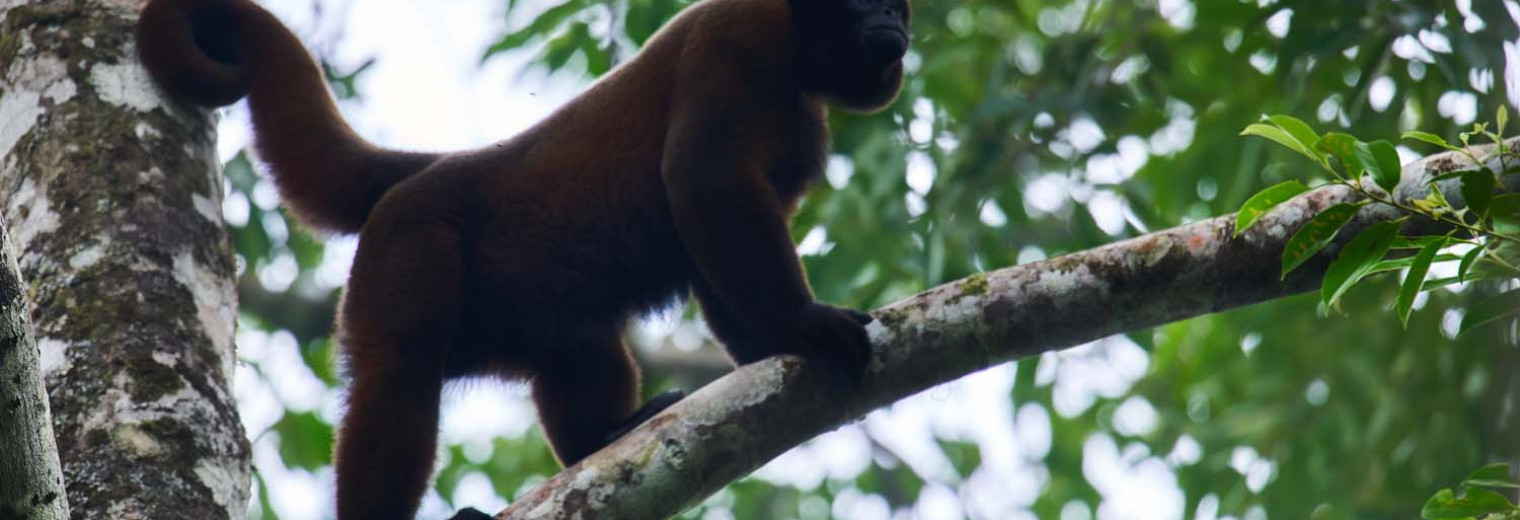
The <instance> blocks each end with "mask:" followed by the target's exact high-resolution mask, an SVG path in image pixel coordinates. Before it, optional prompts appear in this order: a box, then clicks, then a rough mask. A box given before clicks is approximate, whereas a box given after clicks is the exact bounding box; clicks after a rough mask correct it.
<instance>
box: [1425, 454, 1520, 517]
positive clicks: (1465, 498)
mask: <svg viewBox="0 0 1520 520" xmlns="http://www.w3.org/2000/svg"><path fill="white" fill-rule="evenodd" d="M1462 489H1463V491H1464V492H1463V493H1462V496H1457V494H1456V493H1454V492H1452V490H1450V489H1442V490H1440V491H1438V492H1436V494H1435V495H1434V496H1431V497H1430V500H1427V501H1425V507H1424V508H1422V509H1421V510H1420V517H1421V518H1425V519H1426V520H1445V519H1471V518H1490V519H1493V520H1513V519H1515V518H1520V507H1516V506H1515V504H1514V503H1511V502H1510V501H1509V499H1508V498H1505V496H1504V495H1501V494H1499V493H1497V492H1494V491H1493V490H1495V489H1497V490H1499V491H1506V490H1513V489H1520V481H1516V480H1515V479H1514V478H1513V477H1511V476H1510V472H1509V464H1490V465H1487V466H1484V467H1482V468H1480V469H1478V471H1475V472H1473V474H1472V475H1470V476H1468V477H1467V479H1466V480H1463V481H1462Z"/></svg>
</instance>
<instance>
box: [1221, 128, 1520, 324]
mask: <svg viewBox="0 0 1520 520" xmlns="http://www.w3.org/2000/svg"><path fill="white" fill-rule="evenodd" d="M1265 121H1267V122H1266V123H1257V124H1254V125H1251V126H1248V127H1246V129H1245V131H1244V132H1242V133H1243V134H1244V135H1256V136H1261V137H1265V138H1267V139H1271V140H1272V141H1275V142H1277V143H1278V144H1281V145H1283V146H1284V147H1287V148H1288V149H1290V150H1293V151H1295V152H1298V153H1299V154H1301V155H1303V156H1305V157H1308V158H1309V159H1310V160H1312V161H1314V162H1315V164H1317V165H1318V166H1319V167H1320V169H1321V170H1322V171H1324V172H1325V173H1327V174H1329V175H1330V177H1331V178H1332V179H1334V180H1333V184H1338V185H1341V186H1345V187H1347V188H1349V189H1351V190H1352V191H1355V192H1357V193H1358V194H1361V195H1362V196H1363V197H1365V198H1363V199H1362V200H1361V201H1359V202H1357V203H1354V204H1338V205H1335V206H1331V207H1329V208H1326V209H1325V210H1324V211H1322V212H1320V213H1319V214H1318V215H1316V216H1315V217H1314V218H1313V219H1312V220H1310V221H1309V223H1307V224H1305V225H1304V226H1303V227H1301V228H1299V230H1298V231H1297V232H1295V233H1294V234H1293V237H1292V238H1290V239H1289V241H1288V247H1287V249H1286V250H1284V251H1283V261H1282V263H1283V275H1284V276H1287V274H1288V273H1289V272H1291V271H1293V270H1294V269H1296V268H1297V267H1298V266H1300V265H1303V263H1304V262H1305V261H1306V260H1308V259H1309V258H1310V257H1312V256H1313V255H1314V254H1315V253H1318V252H1319V251H1320V250H1321V249H1324V248H1325V246H1328V245H1329V244H1330V241H1331V239H1333V238H1334V237H1335V235H1336V234H1337V233H1339V232H1340V230H1341V228H1342V227H1344V226H1345V225H1346V224H1348V223H1349V222H1351V217H1353V216H1355V215H1356V213H1357V211H1358V210H1359V209H1361V208H1362V207H1363V206H1367V205H1371V204H1382V205H1386V206H1391V207H1393V208H1396V209H1397V210H1399V211H1400V212H1402V213H1404V214H1405V216H1404V217H1403V218H1400V219H1399V220H1396V221H1393V222H1380V223H1378V224H1375V225H1373V226H1371V227H1369V228H1367V229H1365V230H1363V231H1362V232H1361V233H1360V234H1358V235H1357V236H1356V237H1355V238H1353V239H1352V240H1351V241H1350V242H1349V243H1347V244H1346V246H1345V247H1344V248H1342V249H1341V251H1340V252H1339V253H1337V255H1336V258H1335V260H1334V261H1333V262H1331V263H1330V267H1329V268H1328V271H1327V273H1326V275H1325V279H1324V282H1323V286H1322V289H1321V290H1320V298H1321V301H1322V303H1324V304H1325V305H1326V306H1328V307H1330V308H1336V307H1337V306H1338V305H1339V304H1340V299H1341V296H1343V295H1345V293H1346V291H1347V290H1349V289H1351V287H1352V286H1355V285H1356V284H1357V283H1358V282H1360V281H1362V279H1363V278H1365V277H1366V276H1367V275H1369V274H1373V273H1377V272H1381V271H1389V270H1395V269H1405V268H1407V269H1408V270H1409V272H1408V273H1409V274H1408V275H1406V276H1405V277H1404V282H1403V284H1402V288H1401V289H1400V291H1399V297H1398V302H1397V303H1396V304H1395V310H1396V311H1397V313H1398V316H1399V320H1400V321H1402V322H1403V323H1404V325H1405V326H1406V327H1407V326H1408V324H1409V313H1410V311H1411V310H1412V309H1413V305H1414V300H1415V297H1416V296H1418V295H1419V293H1420V292H1421V291H1423V290H1429V289H1434V288H1437V287H1443V286H1446V285H1450V284H1453V283H1464V282H1471V281H1475V280H1482V279H1489V278H1500V279H1513V278H1516V277H1520V267H1517V266H1516V262H1517V261H1520V238H1516V237H1515V236H1513V235H1510V234H1508V233H1507V232H1506V231H1505V230H1507V229H1510V228H1514V227H1517V226H1520V213H1514V212H1508V211H1504V212H1500V213H1494V212H1492V211H1491V210H1492V208H1493V200H1494V198H1495V196H1494V191H1495V189H1496V188H1497V189H1499V190H1501V191H1502V192H1503V194H1502V195H1500V197H1501V198H1506V199H1507V198H1510V197H1516V196H1517V195H1515V194H1513V193H1511V192H1510V191H1509V190H1508V188H1505V187H1504V184H1503V183H1502V182H1501V180H1502V179H1501V177H1502V176H1504V175H1506V174H1509V173H1511V168H1512V166H1511V164H1510V163H1511V162H1513V161H1516V154H1515V150H1513V149H1512V148H1511V146H1510V144H1509V143H1508V142H1506V141H1505V140H1504V138H1503V133H1504V127H1505V126H1506V123H1508V121H1509V108H1508V107H1506V106H1502V105H1501V106H1500V107H1499V111H1498V113H1497V115H1496V118H1495V121H1496V123H1495V127H1496V130H1494V131H1489V130H1488V126H1487V125H1485V124H1478V125H1474V126H1473V129H1472V131H1471V132H1463V133H1462V134H1460V138H1461V140H1462V146H1461V147H1457V146H1452V145H1450V144H1447V143H1446V140H1445V139H1442V138H1441V137H1440V136H1436V135H1434V134H1429V133H1425V132H1418V131H1410V132H1405V133H1404V137H1405V138H1406V139H1413V140H1417V141H1423V142H1426V143H1429V144H1433V145H1436V146H1439V147H1441V148H1444V149H1446V150H1449V151H1453V152H1457V153H1460V154H1462V155H1465V156H1466V157H1467V158H1468V159H1469V160H1471V161H1472V163H1473V164H1475V165H1477V166H1476V169H1470V170H1463V171H1456V172H1448V173H1442V174H1440V175H1436V176H1434V177H1432V178H1431V179H1430V180H1429V185H1428V188H1429V190H1430V193H1429V195H1427V196H1425V197H1424V198H1421V199H1418V200H1409V201H1405V200H1401V199H1400V198H1399V196H1398V186H1399V182H1400V180H1401V175H1400V174H1401V173H1402V171H1403V165H1402V164H1401V163H1400V162H1399V157H1398V152H1397V151H1396V150H1395V149H1394V148H1393V145H1392V144H1389V143H1388V142H1387V141H1376V142H1373V143H1363V142H1361V141H1359V140H1357V139H1356V138H1355V137H1352V136H1350V135H1346V134H1340V133H1329V134H1325V135H1323V136H1321V135H1319V134H1317V133H1315V132H1314V130H1313V129H1311V128H1310V127H1309V125H1307V124H1305V123H1304V122H1302V121H1299V120H1297V119H1294V118H1292V117H1289V116H1273V117H1270V118H1266V119H1265ZM1473 136H1481V137H1484V138H1486V139H1488V140H1489V141H1491V142H1492V143H1493V145H1494V146H1493V148H1492V149H1491V150H1490V151H1489V152H1487V153H1486V154H1485V156H1483V157H1479V156H1477V155H1474V153H1473V151H1472V148H1471V145H1472V143H1471V142H1470V141H1471V139H1472V137H1473ZM1368 179H1370V180H1372V182H1373V183H1375V184H1376V188H1377V189H1373V188H1372V187H1369V186H1367V180H1368ZM1443 181H1446V182H1443ZM1289 182H1290V183H1291V182H1292V181H1289ZM1443 184H1444V187H1443ZM1283 186H1289V187H1290V188H1291V187H1293V185H1291V184H1288V183H1284V184H1279V185H1278V186H1274V187H1271V188H1268V189H1266V190H1263V191H1262V192H1261V193H1258V194H1257V195H1256V196H1254V197H1251V199H1250V200H1248V201H1246V204H1245V205H1244V206H1242V207H1241V212H1240V213H1241V215H1242V217H1241V218H1240V219H1238V220H1237V225H1239V226H1240V227H1238V228H1237V229H1236V230H1235V234H1236V235H1237V236H1238V235H1239V234H1240V233H1242V232H1244V231H1245V230H1246V229H1248V228H1249V227H1250V226H1251V225H1252V224H1254V223H1255V222H1256V220H1257V219H1258V218H1260V215H1262V214H1264V213H1266V212H1267V211H1270V210H1271V209H1272V207H1273V206H1275V205H1277V204H1281V203H1282V202H1285V201H1286V200H1287V198H1286V197H1285V195H1288V194H1289V190H1284V189H1282V187H1283ZM1443 189H1445V190H1452V191H1455V192H1456V193H1457V194H1460V197H1459V198H1457V199H1456V200H1459V201H1463V204H1461V205H1460V206H1453V205H1452V203H1451V202H1450V201H1451V199H1452V198H1453V197H1449V196H1447V195H1446V194H1445V193H1444V192H1443V191H1442V190H1443ZM1292 191H1297V190H1292ZM1245 215H1252V217H1251V218H1249V219H1248V218H1246V217H1245ZM1413 217H1424V218H1426V219H1429V220H1430V221H1433V222H1436V223H1439V224H1442V225H1444V226H1447V227H1448V228H1449V230H1448V231H1446V232H1444V233H1440V234H1418V233H1416V234H1409V235H1404V236H1403V237H1402V240H1399V239H1400V238H1401V237H1400V233H1399V227H1400V224H1402V223H1403V222H1404V221H1405V220H1407V219H1409V218H1413ZM1407 249H1413V250H1418V251H1419V252H1418V253H1416V254H1415V255H1414V256H1413V257H1412V258H1408V259H1407V260H1406V259H1405V258H1404V257H1407V252H1403V251H1401V250H1407ZM1443 250H1444V251H1448V253H1446V254H1442V251H1443ZM1439 262H1451V263H1453V264H1455V267H1456V276H1453V277H1450V278H1443V279H1439V280H1427V278H1426V275H1427V274H1429V273H1430V267H1431V264H1433V263H1439ZM1475 268H1476V269H1475ZM1517 294H1520V292H1516V291H1510V292H1507V293H1505V294H1502V295H1499V296H1498V297H1496V298H1494V299H1492V300H1490V302H1493V303H1489V302H1484V303H1479V304H1478V305H1477V306H1475V307H1474V311H1475V312H1472V313H1469V314H1467V315H1466V316H1464V319H1463V320H1462V324H1461V326H1460V328H1459V329H1458V331H1457V333H1458V334H1461V333H1464V332H1467V331H1468V330H1470V329H1471V328H1473V327H1476V326H1478V325H1484V324H1487V323H1491V322H1494V321H1497V320H1501V319H1504V318H1508V317H1512V316H1513V315H1514V314H1516V313H1520V306H1516V305H1511V304H1513V303H1514V302H1515V298H1516V295H1517Z"/></svg>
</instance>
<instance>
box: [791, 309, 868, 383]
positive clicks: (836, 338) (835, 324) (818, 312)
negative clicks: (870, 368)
mask: <svg viewBox="0 0 1520 520" xmlns="http://www.w3.org/2000/svg"><path fill="white" fill-rule="evenodd" d="M872 319H873V318H871V315H869V314H866V313H864V312H860V311H857V310H853V309H841V308H838V307H833V306H829V305H824V304H821V303H813V304H809V305H808V306H806V307H803V308H802V310H800V311H798V312H797V313H796V314H794V315H793V316H792V317H791V319H788V320H786V323H784V324H783V326H782V327H778V329H780V330H779V331H777V332H780V333H779V334H776V335H775V336H773V337H772V338H771V340H772V341H773V342H775V343H774V345H775V348H776V350H777V351H778V352H783V353H788V354H797V355H800V356H802V357H805V358H808V359H810V360H814V361H821V362H824V363H827V364H829V365H830V366H832V367H834V368H836V369H838V370H841V371H843V372H844V373H845V374H848V375H849V377H850V379H851V381H857V382H858V381H860V379H861V377H862V376H864V375H865V370H866V364H867V363H869V362H870V361H871V339H870V336H869V335H867V334H866V324H868V323H871V321H872Z"/></svg>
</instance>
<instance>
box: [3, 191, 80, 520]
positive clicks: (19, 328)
mask: <svg viewBox="0 0 1520 520" xmlns="http://www.w3.org/2000/svg"><path fill="white" fill-rule="evenodd" d="M9 234H10V232H9V230H8V229H7V226H6V225H5V222H4V219H0V520H64V519H65V518H68V517H69V504H68V500H67V499H65V498H64V494H63V470H62V469H60V468H59V466H58V445H57V444H55V443H54V442H53V424H52V422H51V420H52V419H51V417H50V414H48V402H47V390H46V389H45V388H44V387H43V386H42V369H41V367H40V366H39V363H40V361H41V359H40V358H41V356H40V355H39V353H38V352H37V338H36V337H35V336H33V334H32V321H31V319H29V318H27V313H28V311H27V305H26V298H25V297H24V294H25V288H24V287H22V282H21V269H20V267H18V266H17V265H16V255H15V253H14V252H13V251H12V250H11V247H10V243H11V240H10V236H9Z"/></svg>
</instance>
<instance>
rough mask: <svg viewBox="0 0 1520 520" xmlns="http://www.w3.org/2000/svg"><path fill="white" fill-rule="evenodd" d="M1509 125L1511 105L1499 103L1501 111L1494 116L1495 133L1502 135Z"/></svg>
mask: <svg viewBox="0 0 1520 520" xmlns="http://www.w3.org/2000/svg"><path fill="white" fill-rule="evenodd" d="M1507 125H1509V105H1505V104H1503V103H1500V104H1499V113H1498V114H1496V115H1495V116H1494V126H1496V127H1497V128H1495V129H1494V133H1496V134H1499V135H1500V136H1501V137H1502V136H1503V135H1504V127H1505V126H1507Z"/></svg>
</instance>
